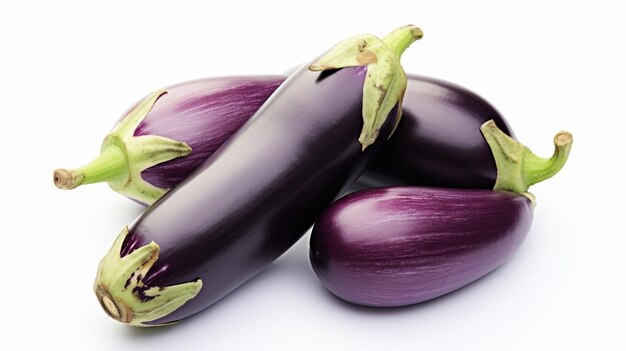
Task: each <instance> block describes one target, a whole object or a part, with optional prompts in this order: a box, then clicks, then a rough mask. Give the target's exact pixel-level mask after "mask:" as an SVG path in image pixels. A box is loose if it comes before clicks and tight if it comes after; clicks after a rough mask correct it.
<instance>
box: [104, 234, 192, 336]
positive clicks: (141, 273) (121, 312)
mask: <svg viewBox="0 0 626 351" xmlns="http://www.w3.org/2000/svg"><path fill="white" fill-rule="evenodd" d="M127 235H128V227H125V228H124V229H123V230H122V232H121V233H120V235H119V236H118V237H117V239H116V240H115V243H113V246H112V247H111V250H109V252H108V253H107V255H106V256H104V258H103V259H102V261H100V266H99V267H98V275H97V276H96V281H95V284H94V291H95V293H96V296H97V297H98V301H100V304H101V305H102V308H103V309H104V310H105V312H106V313H107V314H108V315H109V316H110V317H111V318H113V319H115V320H117V321H120V322H122V323H126V324H130V325H133V326H140V327H152V326H158V325H152V324H144V323H146V322H151V321H154V320H157V319H159V318H162V317H165V316H167V315H169V314H170V313H172V312H174V311H175V310H177V309H178V308H180V307H181V306H182V305H184V304H185V303H186V302H187V301H189V300H191V299H193V298H194V297H196V295H198V293H199V292H200V289H202V280H200V279H198V280H196V281H192V282H188V283H182V284H177V285H172V286H167V287H158V286H150V287H149V286H146V285H145V284H144V283H143V278H145V277H146V275H147V274H148V272H149V271H150V268H151V267H152V266H153V265H154V263H155V262H156V261H157V260H158V258H159V250H160V249H159V245H157V244H156V243H155V242H151V243H150V244H148V245H145V246H142V247H140V248H138V249H136V250H135V251H133V252H132V253H130V254H128V255H126V256H124V257H120V251H121V248H122V243H123V242H124V238H126V236H127ZM140 294H142V296H140Z"/></svg>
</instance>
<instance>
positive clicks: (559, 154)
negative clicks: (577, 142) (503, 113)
mask: <svg viewBox="0 0 626 351" xmlns="http://www.w3.org/2000/svg"><path fill="white" fill-rule="evenodd" d="M480 130H481V132H482V133H483V136H484V137H485V140H486V141H487V143H488V144H489V147H490V148H491V152H492V153H493V157H494V159H495V161H496V168H497V171H498V176H497V178H496V184H495V186H494V190H507V191H514V192H517V193H526V192H527V191H528V188H529V187H530V186H531V185H533V184H536V183H539V182H541V181H544V180H546V179H548V178H550V177H552V176H554V175H555V174H557V173H558V172H559V171H560V170H561V168H563V166H564V165H565V163H566V162H567V159H568V157H569V153H570V150H571V148H572V143H573V142H574V138H573V137H572V134H570V133H569V132H559V133H558V134H557V135H556V136H555V137H554V153H553V154H552V156H551V157H550V158H542V157H539V156H537V155H535V154H534V153H533V152H532V151H530V149H528V148H527V147H526V146H524V145H522V144H521V143H520V142H518V141H517V140H515V139H513V138H511V137H510V136H508V135H506V134H505V133H504V132H503V131H501V130H500V129H499V128H498V127H497V126H496V123H495V122H494V121H493V120H490V121H487V122H485V124H483V125H482V126H481V127H480Z"/></svg>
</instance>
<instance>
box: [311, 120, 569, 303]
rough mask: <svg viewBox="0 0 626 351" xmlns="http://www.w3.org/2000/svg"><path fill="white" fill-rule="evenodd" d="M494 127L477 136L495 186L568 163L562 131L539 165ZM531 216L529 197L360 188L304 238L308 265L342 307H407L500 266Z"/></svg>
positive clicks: (540, 177) (549, 171) (487, 192)
mask: <svg viewBox="0 0 626 351" xmlns="http://www.w3.org/2000/svg"><path fill="white" fill-rule="evenodd" d="M494 126H495V124H494V123H492V122H491V123H487V124H485V126H484V127H483V132H484V133H485V138H486V140H487V141H488V142H489V145H490V146H492V148H494V156H495V162H496V163H498V164H499V165H498V170H499V173H498V176H499V179H500V180H499V182H498V184H499V185H500V186H503V185H507V184H508V185H509V186H513V187H515V186H519V185H520V184H523V183H524V182H525V181H528V180H530V179H532V181H533V182H536V181H540V180H543V179H545V178H547V177H550V176H551V175H553V174H555V173H556V172H558V170H560V169H561V167H562V166H563V165H564V163H565V161H566V160H567V157H568V154H569V150H570V147H571V143H572V137H571V134H569V133H566V132H562V133H559V134H557V137H556V138H555V150H556V151H555V153H554V155H553V156H552V157H551V158H550V159H541V158H538V157H537V156H535V155H533V154H532V153H530V151H528V149H526V148H524V147H522V146H521V145H519V144H518V143H516V142H514V141H513V139H511V138H508V137H506V136H505V134H504V133H502V132H500V131H498V130H497V129H495V127H494ZM504 164H508V165H509V167H508V168H507V167H505V166H504ZM537 164H542V167H538V166H537ZM520 166H521V167H520ZM520 168H522V169H523V170H520ZM502 170H507V171H505V172H500V171H502ZM506 178H518V179H516V180H512V179H509V180H507V179H506ZM496 188H498V186H496ZM524 188H526V189H524ZM519 190H520V191H526V190H527V186H522V187H521V188H519ZM533 210H534V198H533V197H532V195H530V194H529V193H526V192H525V193H523V194H522V193H519V192H510V191H501V190H496V191H491V190H483V189H444V188H423V187H411V186H396V187H381V188H374V189H368V190H364V191H360V192H356V193H352V194H350V195H347V196H345V197H343V198H341V199H339V200H337V201H336V202H335V203H333V204H332V205H331V206H329V208H328V209H327V210H326V211H325V212H324V213H323V214H322V215H321V216H320V217H319V219H318V220H317V221H316V223H315V227H314V228H313V233H312V235H311V239H310V260H311V265H312V267H313V270H314V271H315V273H316V275H317V276H318V278H319V279H320V281H321V282H322V284H323V285H324V286H325V287H326V288H327V289H328V290H330V291H331V292H332V293H333V294H335V295H336V296H338V297H340V298H341V299H344V300H346V301H349V302H352V303H355V304H359V305H366V306H379V307H392V306H404V305H410V304H415V303H418V302H422V301H426V300H429V299H433V298H436V297H438V296H441V295H444V294H447V293H449V292H451V291H454V290H456V289H458V288H460V287H462V286H464V285H467V284H469V283H471V282H473V281H475V280H477V279H479V278H480V277H482V276H484V275H486V274H487V273H489V272H491V271H492V270H494V269H496V268H497V267H499V266H500V265H502V264H503V263H504V262H506V261H507V260H508V259H509V258H510V257H511V255H512V254H513V253H514V252H515V250H516V249H517V247H518V246H519V245H520V243H521V242H522V241H523V240H524V238H525V237H526V235H527V233H528V231H529V229H530V226H531V223H532V218H533Z"/></svg>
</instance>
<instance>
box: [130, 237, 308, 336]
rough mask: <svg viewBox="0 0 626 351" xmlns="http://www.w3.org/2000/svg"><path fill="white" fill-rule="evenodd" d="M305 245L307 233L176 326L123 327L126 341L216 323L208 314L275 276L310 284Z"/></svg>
mask: <svg viewBox="0 0 626 351" xmlns="http://www.w3.org/2000/svg"><path fill="white" fill-rule="evenodd" d="M308 244H309V234H308V233H307V234H306V235H305V236H304V237H302V238H301V239H300V240H299V241H298V242H297V243H296V244H295V245H294V246H293V247H291V249H289V250H288V251H287V252H286V253H285V254H284V255H283V256H281V257H280V258H279V259H278V260H276V261H274V262H273V263H272V264H270V265H269V266H268V267H267V268H265V269H264V270H263V271H261V272H260V273H259V274H257V275H256V276H254V277H253V278H251V279H250V280H248V281H247V282H245V283H244V284H243V285H241V286H240V287H238V288H237V289H235V290H234V291H233V292H231V293H230V294H228V295H226V296H225V297H224V298H222V299H221V300H219V301H218V302H216V303H215V304H213V305H211V306H209V307H208V308H206V309H205V310H203V311H201V312H198V313H196V314H194V315H192V316H190V317H187V318H185V319H184V320H182V321H181V322H180V323H176V324H172V325H168V326H162V327H151V328H132V327H131V328H126V333H127V335H128V336H129V337H130V338H133V339H141V338H154V337H160V336H161V335H168V334H172V333H174V332H175V331H177V330H179V328H180V326H181V325H183V324H184V325H185V327H184V328H185V329H187V328H188V330H195V329H197V328H195V329H194V326H193V325H194V324H196V323H198V324H199V325H202V326H204V327H206V326H210V325H211V323H213V322H216V323H219V321H212V319H213V318H219V314H217V313H212V312H214V311H215V310H218V309H220V308H230V307H229V306H231V305H232V304H231V303H236V300H237V299H240V298H242V297H243V296H244V295H245V294H248V293H249V291H253V290H255V289H258V288H259V287H260V286H262V285H263V284H266V282H267V281H268V280H271V279H272V278H273V277H274V276H275V275H288V276H292V277H293V278H294V279H299V280H300V281H308V282H313V280H315V278H314V276H315V274H314V273H313V270H312V268H311V267H310V265H309V260H308Z"/></svg>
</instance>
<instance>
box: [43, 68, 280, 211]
mask: <svg viewBox="0 0 626 351" xmlns="http://www.w3.org/2000/svg"><path fill="white" fill-rule="evenodd" d="M283 81H284V77H282V76H266V77H229V78H213V79H203V80H197V81H193V82H188V83H184V84H179V85H176V86H173V87H170V88H167V89H162V90H158V91H155V92H154V93H152V94H150V95H149V96H147V97H146V98H145V99H143V100H142V101H140V102H139V103H137V104H136V105H135V106H134V107H133V108H132V109H130V110H129V112H128V113H126V114H125V116H124V118H123V119H122V120H121V121H119V123H118V124H117V125H116V127H115V128H114V129H113V131H112V132H111V133H110V134H109V135H107V137H106V138H105V139H104V142H103V144H102V148H101V154H100V156H99V157H98V158H96V159H95V160H94V161H92V162H91V163H89V164H87V165H85V166H83V167H81V168H78V169H75V170H65V169H57V170H55V171H54V183H55V185H56V186H57V187H59V188H62V189H73V188H75V187H77V186H79V185H81V184H89V183H96V182H103V181H106V182H108V183H109V185H110V186H111V188H113V189H114V190H115V191H117V192H119V193H121V194H123V195H126V196H127V197H129V198H131V199H134V200H137V201H139V202H142V203H145V204H151V203H153V202H154V201H156V200H157V199H158V198H160V197H161V196H163V194H165V192H166V191H167V190H168V189H170V188H173V187H174V186H176V185H178V184H179V183H180V182H181V181H182V180H183V179H184V178H186V177H187V176H188V175H189V174H190V173H191V172H192V171H193V170H194V169H195V168H196V167H198V165H200V164H201V163H202V162H204V161H205V160H206V159H207V158H208V157H209V156H210V155H211V154H212V153H213V152H215V150H217V149H218V148H219V147H220V146H221V145H222V144H223V143H224V142H225V141H226V140H227V139H228V138H229V137H230V136H231V135H233V134H234V133H235V132H236V131H237V130H238V129H239V128H240V127H241V126H242V125H243V124H244V123H245V122H246V121H247V120H248V119H249V118H250V116H252V115H253V114H254V113H255V112H256V111H257V110H258V109H259V107H261V105H262V104H263V103H264V102H265V101H266V100H267V99H268V98H269V96H270V95H271V94H272V93H273V92H274V91H275V90H276V88H278V86H279V85H280V84H281V83H282V82H283ZM192 150H193V152H192Z"/></svg>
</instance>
